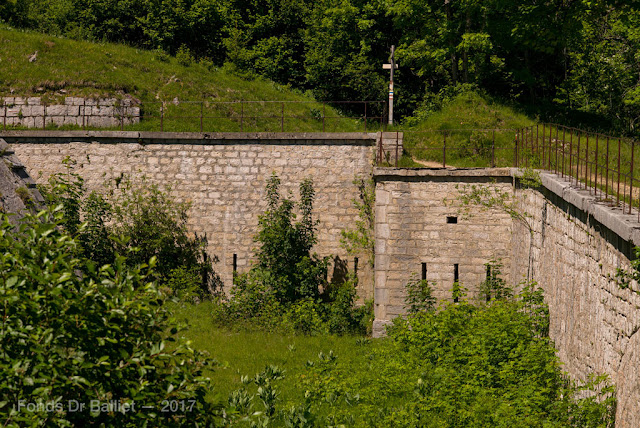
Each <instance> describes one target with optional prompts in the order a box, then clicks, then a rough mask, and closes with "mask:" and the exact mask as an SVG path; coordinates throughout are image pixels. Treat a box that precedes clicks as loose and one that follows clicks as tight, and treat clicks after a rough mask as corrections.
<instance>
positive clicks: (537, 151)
mask: <svg viewBox="0 0 640 428" xmlns="http://www.w3.org/2000/svg"><path fill="white" fill-rule="evenodd" d="M539 126H540V125H536V142H535V145H536V150H535V152H536V154H538V156H540V151H539V150H538V142H539V140H538V127H539ZM531 137H533V135H532V136H531ZM531 143H532V144H533V141H532V142H531Z"/></svg>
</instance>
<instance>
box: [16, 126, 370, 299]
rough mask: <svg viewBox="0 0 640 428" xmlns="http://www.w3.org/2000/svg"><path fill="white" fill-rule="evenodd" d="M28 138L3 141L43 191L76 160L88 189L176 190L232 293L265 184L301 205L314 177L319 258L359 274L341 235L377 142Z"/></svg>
mask: <svg viewBox="0 0 640 428" xmlns="http://www.w3.org/2000/svg"><path fill="white" fill-rule="evenodd" d="M27 134H28V135H27ZM27 134H25V133H18V132H16V133H14V134H11V133H5V139H6V140H7V141H8V142H10V143H12V144H11V145H12V147H13V149H14V150H15V152H16V154H17V155H18V157H19V158H20V159H21V160H22V162H24V164H25V165H26V166H27V169H28V171H29V173H30V174H31V175H32V176H33V177H34V178H36V179H37V180H38V181H39V182H45V181H46V180H47V178H48V177H49V176H50V175H51V174H54V173H57V172H62V171H63V170H64V168H63V164H62V160H63V159H64V158H65V157H67V156H70V157H72V158H73V159H75V160H76V161H77V162H78V163H77V165H76V172H78V173H79V174H80V175H82V176H83V177H84V178H85V180H86V184H87V186H88V188H90V189H98V190H99V189H102V188H103V184H104V183H105V182H106V181H107V180H109V179H110V178H114V177H118V176H120V174H122V173H124V174H128V175H130V176H131V177H132V178H133V179H139V178H140V177H142V176H146V178H147V180H148V181H149V182H151V183H159V184H163V185H164V184H170V185H172V187H173V189H172V192H171V194H172V195H173V196H174V197H175V199H176V201H191V203H192V204H193V205H192V208H191V212H190V217H189V226H190V228H191V230H193V231H194V232H197V233H200V234H203V233H206V234H207V237H208V240H209V250H210V252H211V253H212V254H215V255H216V256H218V257H219V259H220V262H219V263H218V265H217V266H215V268H216V270H217V271H218V272H219V273H220V274H221V276H222V278H223V280H224V282H225V285H226V286H229V285H230V284H231V282H232V275H233V255H234V254H235V255H236V257H237V268H238V271H240V272H242V271H245V270H246V269H247V268H248V267H249V264H250V261H251V257H252V253H253V249H254V248H255V246H256V245H255V243H254V241H253V237H254V236H255V234H256V232H257V225H258V215H259V214H261V213H262V212H264V210H265V209H266V202H265V184H266V179H267V178H268V177H269V176H270V175H271V173H272V172H275V173H277V174H278V175H279V176H280V178H281V180H282V191H283V194H285V195H286V194H287V193H288V192H292V193H293V195H294V198H295V199H297V198H298V196H299V194H298V186H299V184H300V182H301V181H302V179H303V178H305V177H311V178H312V179H313V182H314V189H315V191H316V200H315V204H314V215H315V216H316V218H317V219H319V220H320V225H321V226H320V227H319V229H318V243H317V245H316V246H315V248H314V250H315V251H316V252H317V253H318V254H319V255H321V256H325V255H330V254H331V255H335V256H338V257H339V258H340V259H339V261H341V262H344V263H346V265H347V267H348V268H349V269H353V264H354V257H353V256H347V254H346V252H345V251H344V250H343V249H342V248H341V247H340V231H341V230H343V229H345V228H347V227H349V226H352V225H353V224H354V222H355V220H356V219H357V215H358V212H357V211H356V210H355V208H354V207H353V203H352V199H353V198H357V197H358V194H357V188H356V186H355V185H353V183H352V181H353V179H354V176H356V175H358V176H367V175H370V174H371V169H372V161H373V157H374V151H373V150H374V148H375V142H376V134H336V135H331V134H322V135H321V134H251V135H249V134H227V135H222V134H187V135H185V134H174V135H173V136H172V134H169V133H163V134H159V135H156V137H158V136H160V138H154V135H155V134H149V133H147V134H145V133H137V132H124V133H122V132H112V133H106V132H101V133H95V134H94V133H90V132H84V133H83V132H69V133H66V134H56V138H50V137H44V135H45V133H44V132H43V133H41V134H42V135H41V134H39V133H38V132H30V133H27ZM11 135H14V136H13V137H12V136H11ZM92 135H93V136H92ZM97 135H100V137H98V136H97ZM365 260H366V258H365V257H364V256H363V257H360V263H359V265H358V266H359V277H360V279H361V281H360V283H361V285H360V286H361V287H362V289H361V290H359V292H360V295H361V296H362V297H367V298H368V297H371V296H372V293H373V288H372V275H371V272H367V265H366V263H365ZM338 270H339V269H338ZM330 274H331V272H330ZM367 284H368V285H367Z"/></svg>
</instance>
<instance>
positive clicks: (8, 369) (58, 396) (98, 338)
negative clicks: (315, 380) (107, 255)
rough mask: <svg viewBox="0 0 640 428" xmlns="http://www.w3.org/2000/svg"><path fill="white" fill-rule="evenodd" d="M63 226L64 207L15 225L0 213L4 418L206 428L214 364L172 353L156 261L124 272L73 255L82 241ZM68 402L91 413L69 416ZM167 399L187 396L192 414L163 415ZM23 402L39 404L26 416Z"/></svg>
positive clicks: (122, 266) (124, 267)
mask: <svg viewBox="0 0 640 428" xmlns="http://www.w3.org/2000/svg"><path fill="white" fill-rule="evenodd" d="M62 224H63V218H62V211H60V209H57V210H54V209H49V210H47V211H43V212H41V213H39V214H38V215H37V216H34V215H30V214H27V216H26V217H25V218H24V220H23V221H22V222H21V224H20V226H19V228H17V229H15V228H14V226H12V225H11V224H10V223H9V221H8V219H7V217H6V216H5V215H0V306H1V307H3V308H4V309H3V311H4V315H3V323H2V328H1V329H0V342H1V343H2V349H1V350H0V422H1V423H2V424H4V425H11V426H40V425H47V426H74V425H88V424H94V425H96V426H98V425H103V426H141V425H145V424H147V425H148V426H181V425H194V424H207V423H212V422H213V420H214V418H215V417H216V415H217V411H216V410H215V408H214V407H213V406H212V405H211V404H210V403H209V402H208V401H207V400H205V396H206V394H208V393H209V392H210V384H209V381H208V379H206V378H204V377H203V376H202V369H203V368H204V367H206V366H208V365H210V364H211V361H210V360H208V359H206V358H204V357H203V356H202V355H200V354H199V353H198V352H196V351H194V350H193V349H191V348H189V347H188V345H186V344H185V343H178V344H175V345H171V346H170V350H169V349H168V347H167V343H168V342H172V341H173V340H174V339H173V335H174V334H175V333H176V332H177V330H176V328H175V326H174V325H173V324H172V322H171V321H170V316H169V314H168V313H167V311H166V310H165V309H164V308H163V304H164V302H165V299H166V297H165V296H164V295H163V293H161V292H160V291H158V288H157V287H156V285H155V284H154V283H153V282H152V281H151V280H152V279H153V278H154V277H155V275H154V268H155V266H156V259H155V258H152V259H151V260H150V261H149V264H148V265H147V264H141V265H136V266H129V264H128V263H127V261H126V259H125V258H124V257H122V256H116V258H115V260H114V262H113V263H112V264H111V265H103V266H100V265H97V264H96V263H94V262H93V261H91V260H88V259H86V258H84V257H80V256H79V254H80V251H79V243H78V242H77V240H75V239H74V238H73V237H71V236H69V235H68V234H67V233H66V232H64V229H63V228H61V227H60V226H61V225H62ZM78 231H79V232H82V231H83V227H82V226H81V227H80V228H79V229H78ZM69 400H76V401H77V402H78V403H85V404H86V406H87V408H86V409H85V410H84V411H77V412H73V411H71V410H70V407H69V406H68V404H69ZM91 400H98V401H99V402H100V403H107V402H108V401H109V400H116V401H118V402H119V403H127V404H133V403H135V405H136V407H137V411H135V412H134V411H131V412H126V413H121V412H106V411H90V410H91V409H90V408H89V406H90V402H91ZM164 400H178V401H180V400H183V402H184V403H185V404H188V407H189V408H190V410H191V411H190V412H186V411H185V410H184V409H178V411H177V412H173V413H171V412H169V413H163V412H161V406H162V405H163V401H164ZM20 403H22V404H23V405H24V404H26V403H32V404H34V405H37V404H38V403H40V406H41V407H40V408H39V409H37V410H36V411H29V410H28V409H25V408H24V407H23V406H22V407H20V406H19V404H20ZM46 405H49V406H54V408H55V409H56V411H53V412H48V411H46V408H44V406H46ZM143 405H147V406H153V408H152V409H144V410H143V409H141V408H140V407H141V406H143ZM94 410H95V409H94Z"/></svg>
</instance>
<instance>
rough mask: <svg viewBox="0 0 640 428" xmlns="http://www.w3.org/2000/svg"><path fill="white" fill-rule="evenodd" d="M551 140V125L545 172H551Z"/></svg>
mask: <svg viewBox="0 0 640 428" xmlns="http://www.w3.org/2000/svg"><path fill="white" fill-rule="evenodd" d="M552 139H553V129H552V128H551V124H549V153H548V156H547V170H548V171H551V140H552Z"/></svg>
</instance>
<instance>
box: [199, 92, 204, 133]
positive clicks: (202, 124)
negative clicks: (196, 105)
mask: <svg viewBox="0 0 640 428" xmlns="http://www.w3.org/2000/svg"><path fill="white" fill-rule="evenodd" d="M203 121H204V100H202V101H200V132H203V131H204V123H203Z"/></svg>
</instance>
